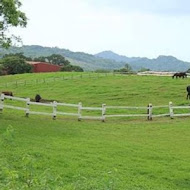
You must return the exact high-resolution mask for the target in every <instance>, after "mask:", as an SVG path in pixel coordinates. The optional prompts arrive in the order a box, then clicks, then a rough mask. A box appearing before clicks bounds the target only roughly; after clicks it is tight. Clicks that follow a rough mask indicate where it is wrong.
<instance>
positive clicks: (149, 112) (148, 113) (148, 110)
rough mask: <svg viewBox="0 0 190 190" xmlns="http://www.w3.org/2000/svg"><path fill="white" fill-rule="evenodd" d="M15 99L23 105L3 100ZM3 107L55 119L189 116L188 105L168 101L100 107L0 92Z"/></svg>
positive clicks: (79, 119) (149, 118)
mask: <svg viewBox="0 0 190 190" xmlns="http://www.w3.org/2000/svg"><path fill="white" fill-rule="evenodd" d="M6 99H9V100H16V101H21V102H25V104H26V106H25V107H18V106H13V105H7V104H6V103H5V100H6ZM31 105H37V106H42V107H51V108H52V112H51V113H47V112H44V111H43V112H40V111H32V110H31V109H30V106H31ZM58 107H73V108H76V110H77V111H76V112H75V113H69V112H63V111H62V112H61V111H57V108H58ZM4 108H8V109H15V110H21V111H24V112H25V115H26V117H28V116H29V115H30V114H36V115H48V116H52V118H53V119H56V117H57V116H58V115H64V116H75V117H77V118H78V121H81V120H82V119H94V120H101V121H103V122H104V121H105V120H106V118H114V117H147V119H148V120H152V118H154V117H165V116H168V117H170V118H174V117H179V116H190V106H173V104H172V102H169V105H165V106H153V105H152V104H149V105H148V106H147V107H130V106H106V104H102V107H83V106H82V103H81V102H79V103H78V104H68V103H58V102H56V101H54V102H51V103H38V102H32V101H30V98H19V97H12V96H6V95H4V94H1V97H0V110H1V111H3V109H4ZM160 108H165V109H167V110H168V111H167V112H166V113H162V114H153V110H156V109H160ZM176 109H189V113H180V114H179V113H174V110H176ZM83 110H87V111H100V112H101V114H100V115H99V116H85V115H83ZM108 110H114V113H116V110H142V111H143V113H142V114H114V115H113V114H112V115H111V114H107V111H108Z"/></svg>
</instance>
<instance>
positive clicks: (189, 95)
mask: <svg viewBox="0 0 190 190" xmlns="http://www.w3.org/2000/svg"><path fill="white" fill-rule="evenodd" d="M188 99H190V86H187V100H188Z"/></svg>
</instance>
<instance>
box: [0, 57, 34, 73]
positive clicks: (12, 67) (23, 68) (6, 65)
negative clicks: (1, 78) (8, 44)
mask: <svg viewBox="0 0 190 190" xmlns="http://www.w3.org/2000/svg"><path fill="white" fill-rule="evenodd" d="M0 64H1V65H2V72H3V73H6V74H20V73H30V72H32V66H31V65H29V64H28V63H26V61H25V60H24V59H23V58H20V57H18V56H10V57H8V56H6V57H5V58H3V59H1V60H0Z"/></svg>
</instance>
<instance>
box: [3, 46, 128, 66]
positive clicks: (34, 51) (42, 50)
mask: <svg viewBox="0 0 190 190" xmlns="http://www.w3.org/2000/svg"><path fill="white" fill-rule="evenodd" d="M0 52H1V55H3V54H8V53H20V52H23V53H24V55H25V56H28V57H32V58H34V57H39V56H49V55H51V54H60V55H62V56H64V57H66V58H67V59H68V60H70V61H71V64H73V65H78V66H81V67H82V68H83V69H84V70H96V69H106V70H113V69H118V68H122V67H123V66H124V65H125V63H121V62H117V61H115V60H110V59H105V58H100V57H96V56H94V55H91V54H87V53H83V52H72V51H70V50H67V49H60V48H57V47H42V46H37V45H32V46H23V47H20V48H19V47H11V48H10V49H9V50H5V49H0Z"/></svg>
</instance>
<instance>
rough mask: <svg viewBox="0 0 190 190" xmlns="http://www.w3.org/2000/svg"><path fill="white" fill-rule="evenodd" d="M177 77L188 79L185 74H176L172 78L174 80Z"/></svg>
mask: <svg viewBox="0 0 190 190" xmlns="http://www.w3.org/2000/svg"><path fill="white" fill-rule="evenodd" d="M175 77H176V79H177V78H178V77H179V78H183V79H184V78H187V74H186V73H185V72H180V73H175V74H174V75H173V76H172V78H173V79H174V78H175Z"/></svg>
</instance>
